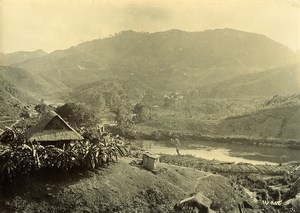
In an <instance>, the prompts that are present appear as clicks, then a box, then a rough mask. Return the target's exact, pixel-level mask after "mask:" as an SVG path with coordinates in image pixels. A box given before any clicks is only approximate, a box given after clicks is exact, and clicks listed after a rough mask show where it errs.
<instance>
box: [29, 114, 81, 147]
mask: <svg viewBox="0 0 300 213" xmlns="http://www.w3.org/2000/svg"><path fill="white" fill-rule="evenodd" d="M26 137H27V139H28V140H36V141H70V140H83V137H82V136H81V135H80V134H79V133H78V132H76V131H75V130H74V129H73V128H72V127H71V126H70V125H69V124H68V123H67V122H66V121H65V120H64V119H63V118H62V117H61V116H59V115H58V114H57V113H55V112H54V111H50V112H47V113H45V114H44V115H43V116H42V118H41V119H40V120H39V122H38V123H37V124H36V125H35V126H33V127H31V128H30V129H29V130H28V131H27V133H26Z"/></svg>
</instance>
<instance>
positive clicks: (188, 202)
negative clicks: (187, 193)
mask: <svg viewBox="0 0 300 213" xmlns="http://www.w3.org/2000/svg"><path fill="white" fill-rule="evenodd" d="M211 204H212V201H211V200H210V199H209V198H207V197H205V196H204V195H203V194H201V193H198V194H196V195H194V196H192V197H189V198H186V199H184V200H182V201H180V202H179V206H182V207H183V206H186V207H192V208H193V209H194V208H196V209H197V210H198V212H201V213H202V212H203V213H212V212H214V211H213V210H212V209H210V206H211Z"/></svg>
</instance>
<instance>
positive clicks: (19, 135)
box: [0, 130, 127, 183]
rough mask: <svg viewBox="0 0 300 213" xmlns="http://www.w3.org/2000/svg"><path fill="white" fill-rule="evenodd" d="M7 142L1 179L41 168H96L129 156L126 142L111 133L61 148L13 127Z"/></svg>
mask: <svg viewBox="0 0 300 213" xmlns="http://www.w3.org/2000/svg"><path fill="white" fill-rule="evenodd" d="M7 135H8V136H7V137H6V143H5V145H2V146H0V182H1V183H4V182H12V181H13V180H14V179H15V178H16V177H17V176H20V175H27V174H28V175H29V174H30V173H31V172H33V171H36V170H39V169H42V168H46V169H47V168H58V169H60V170H62V171H69V170H70V169H72V168H74V167H79V168H82V169H96V168H99V167H101V166H103V165H105V164H107V165H109V162H111V161H114V159H113V157H114V158H115V160H116V161H117V160H118V155H120V156H125V155H127V149H126V148H125V145H124V143H123V142H122V141H121V140H120V139H117V138H114V137H112V136H111V135H102V136H100V137H98V138H93V139H91V138H89V139H85V140H84V141H73V142H72V143H68V144H64V145H63V146H62V147H61V148H59V147H56V146H53V145H47V146H43V145H41V144H39V143H38V142H36V141H28V140H26V138H25V137H24V133H23V132H22V131H17V130H10V133H9V134H7Z"/></svg>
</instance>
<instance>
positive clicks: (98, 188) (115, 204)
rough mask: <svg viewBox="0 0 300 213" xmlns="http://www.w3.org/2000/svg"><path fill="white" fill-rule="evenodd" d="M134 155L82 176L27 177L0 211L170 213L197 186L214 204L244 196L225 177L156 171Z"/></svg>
mask: <svg viewBox="0 0 300 213" xmlns="http://www.w3.org/2000/svg"><path fill="white" fill-rule="evenodd" d="M131 160H132V159H130V158H122V159H121V160H120V162H119V163H116V164H113V165H111V166H110V167H109V168H105V169H103V170H101V171H100V172H98V173H90V174H89V175H88V176H86V175H85V176H84V175H83V176H81V178H80V179H78V178H74V177H73V178H72V177H70V176H69V177H68V178H60V176H59V175H58V174H48V175H49V176H48V179H47V180H48V181H46V180H44V181H41V180H39V181H37V180H35V181H34V180H30V181H29V185H27V187H26V186H24V182H23V181H22V184H23V188H25V189H23V188H22V187H21V188H20V187H16V188H15V192H14V191H13V190H11V189H4V190H1V192H0V193H1V194H0V195H1V196H0V198H1V200H2V202H0V211H1V212H4V213H5V212H10V211H11V210H18V209H19V210H22V212H28V213H30V212H38V211H39V212H45V213H46V212H47V213H48V212H135V211H137V212H150V210H151V209H152V210H154V212H157V211H158V210H159V209H160V210H161V212H167V211H168V210H170V209H172V208H173V206H174V204H175V203H176V202H178V201H180V200H181V199H184V198H186V197H188V196H189V195H190V194H191V193H194V192H195V190H196V189H197V192H198V191H200V192H202V193H203V194H204V195H206V196H208V197H209V198H211V199H212V200H213V203H214V206H215V208H218V206H220V205H221V206H223V207H225V206H227V207H229V206H230V205H231V204H234V205H235V206H236V203H237V202H239V201H240V195H245V194H244V193H243V192H239V191H236V190H237V188H236V189H235V187H232V186H231V184H232V183H231V181H230V180H229V179H227V178H224V177H222V176H218V175H211V174H210V173H206V172H202V171H197V170H194V169H190V168H185V167H178V166H171V165H167V164H163V163H161V164H159V167H158V171H157V174H154V173H152V172H148V171H146V170H144V169H141V168H139V167H136V166H131V165H130V164H129V162H130V161H131ZM208 175H209V176H208ZM71 176H72V175H71ZM205 176H207V177H205ZM200 180H201V181H200ZM8 191H9V192H8ZM4 204H5V205H4Z"/></svg>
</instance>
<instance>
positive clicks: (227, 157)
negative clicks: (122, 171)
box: [139, 140, 300, 164]
mask: <svg viewBox="0 0 300 213" xmlns="http://www.w3.org/2000/svg"><path fill="white" fill-rule="evenodd" d="M139 145H140V146H141V147H142V148H143V149H145V150H148V151H150V152H152V153H157V154H159V153H161V154H171V155H176V154H177V153H176V149H175V146H172V145H171V143H170V141H159V142H158V141H149V140H144V141H141V142H140V144H139ZM179 151H180V154H181V155H193V156H195V157H200V158H203V159H207V160H220V161H225V162H235V163H239V162H242V163H251V164H278V163H286V162H289V161H300V150H292V149H287V148H268V147H261V146H253V145H243V144H231V143H220V142H205V141H201V142H200V141H181V142H180V148H179Z"/></svg>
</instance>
